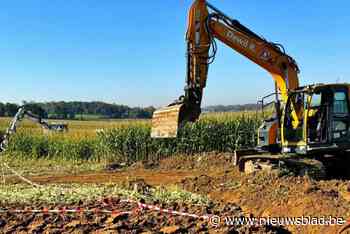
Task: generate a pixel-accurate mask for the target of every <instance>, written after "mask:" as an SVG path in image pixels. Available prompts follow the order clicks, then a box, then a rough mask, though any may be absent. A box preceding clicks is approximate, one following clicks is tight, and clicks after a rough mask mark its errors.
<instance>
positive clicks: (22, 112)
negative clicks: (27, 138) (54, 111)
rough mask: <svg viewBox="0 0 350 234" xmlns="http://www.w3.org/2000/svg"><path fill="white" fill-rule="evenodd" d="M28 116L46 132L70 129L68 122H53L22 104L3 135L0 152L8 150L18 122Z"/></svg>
mask: <svg viewBox="0 0 350 234" xmlns="http://www.w3.org/2000/svg"><path fill="white" fill-rule="evenodd" d="M24 118H27V119H28V120H30V121H32V122H34V123H37V124H38V125H40V126H41V127H42V129H43V130H44V132H45V133H47V132H66V131H68V125H67V124H51V123H48V122H47V121H45V120H44V119H42V118H41V117H40V116H38V115H36V114H34V113H32V112H31V111H29V110H27V109H26V107H25V106H22V107H20V108H19V109H18V111H17V113H16V114H15V116H14V117H13V119H12V120H11V122H10V125H9V127H8V128H7V129H6V132H5V134H4V135H3V136H2V139H1V143H0V152H3V151H5V150H6V148H7V146H8V143H9V140H10V137H11V136H12V135H13V134H15V133H16V132H17V127H18V124H19V123H20V122H21V121H22V120H23V119H24Z"/></svg>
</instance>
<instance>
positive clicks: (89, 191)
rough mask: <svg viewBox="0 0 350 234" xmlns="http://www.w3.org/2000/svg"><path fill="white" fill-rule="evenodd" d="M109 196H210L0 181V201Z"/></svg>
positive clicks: (65, 201) (195, 200)
mask: <svg viewBox="0 0 350 234" xmlns="http://www.w3.org/2000/svg"><path fill="white" fill-rule="evenodd" d="M106 197H118V198H132V199H144V200H145V201H146V202H147V203H150V202H154V201H159V202H161V203H172V202H178V203H187V204H188V203H190V204H198V205H205V204H208V203H209V199H208V198H207V197H205V196H202V195H197V194H193V193H190V192H187V191H184V190H181V189H179V188H177V187H174V186H173V187H169V188H163V187H156V188H152V189H151V190H150V193H149V194H147V195H146V194H142V193H139V192H136V191H133V190H128V189H126V188H123V187H121V186H118V185H115V184H98V185H91V184H88V185H81V184H79V185H78V184H69V185H68V184H67V185H45V186H42V187H39V188H34V187H32V186H27V185H22V184H15V185H0V204H6V205H9V204H31V205H35V204H46V205H69V204H77V203H79V202H80V201H83V202H84V203H86V202H94V201H98V200H101V199H103V198H106Z"/></svg>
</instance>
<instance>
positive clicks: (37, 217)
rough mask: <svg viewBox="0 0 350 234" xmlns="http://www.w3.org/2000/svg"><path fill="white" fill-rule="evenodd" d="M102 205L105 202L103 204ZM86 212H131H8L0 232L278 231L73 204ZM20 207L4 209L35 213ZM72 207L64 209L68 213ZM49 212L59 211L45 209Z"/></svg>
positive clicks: (198, 210)
mask: <svg viewBox="0 0 350 234" xmlns="http://www.w3.org/2000/svg"><path fill="white" fill-rule="evenodd" d="M106 201H108V202H107V203H106ZM77 205H79V207H84V208H85V209H90V210H96V211H97V210H103V209H108V210H117V211H133V213H132V214H115V215H108V214H98V213H91V214H86V213H84V214H65V213H63V212H62V213H61V214H31V213H26V214H15V213H11V212H7V213H2V214H1V215H0V228H1V229H2V231H3V232H4V233H72V232H74V233H116V232H117V233H146V232H148V233H155V232H158V233H159V232H160V233H169V234H171V233H280V232H279V231H280V230H281V229H276V228H271V227H267V226H262V227H241V226H237V225H232V226H231V227H228V226H220V227H218V228H214V227H212V226H211V225H210V224H209V223H208V221H205V220H198V219H195V218H191V217H183V216H175V215H173V216H171V215H168V214H164V213H161V212H158V211H149V210H143V211H141V210H138V209H137V208H138V207H137V205H135V204H131V203H123V202H120V200H118V199H108V200H104V201H101V202H96V203H88V204H77ZM155 205H157V206H159V207H162V208H171V209H173V210H178V211H181V212H188V213H193V214H199V215H200V214H202V213H203V212H205V214H218V215H219V214H220V215H222V216H233V215H235V216H240V215H242V213H241V209H240V208H239V207H237V206H236V205H234V204H216V205H214V204H212V205H209V206H205V207H198V206H194V205H190V204H189V205H187V204H177V203H174V204H168V205H165V204H155ZM44 206H45V204H40V206H39V204H38V205H36V207H25V206H22V205H20V204H17V205H12V206H10V207H6V208H7V209H28V208H31V209H34V208H36V209H38V208H39V207H44ZM74 207H76V206H74V205H72V207H66V209H72V208H74ZM48 208H49V209H61V210H62V208H59V207H52V206H51V207H48Z"/></svg>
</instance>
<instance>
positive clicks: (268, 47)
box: [151, 0, 299, 138]
mask: <svg viewBox="0 0 350 234" xmlns="http://www.w3.org/2000/svg"><path fill="white" fill-rule="evenodd" d="M215 39H217V40H219V41H221V42H222V43H224V44H225V45H227V46H228V47H230V48H232V49H233V50H235V51H236V52H238V53H239V54H241V55H243V56H245V57H246V58H248V59H249V60H251V61H252V62H254V63H255V64H257V65H259V66H260V67H262V68H263V69H265V70H266V71H268V72H269V73H270V74H271V76H272V78H273V80H274V81H275V84H276V87H277V89H278V92H279V93H280V94H281V101H282V102H283V103H284V104H285V103H286V102H287V99H288V91H289V90H294V89H296V88H298V87H299V79H298V73H299V68H298V66H297V64H296V62H295V61H294V59H293V58H292V57H290V56H289V55H287V54H286V53H285V51H284V49H283V47H282V46H281V45H279V44H276V43H272V42H268V41H267V40H265V39H264V38H262V37H260V36H258V35H257V34H255V33H254V32H252V31H251V30H250V29H248V28H247V27H245V26H244V25H242V24H241V23H239V22H238V21H237V20H233V19H231V18H229V17H228V16H226V15H225V14H224V13H223V12H221V11H220V10H218V9H217V8H215V7H214V6H212V5H211V4H209V3H207V2H206V1H205V0H196V1H194V3H193V5H192V7H191V9H190V11H189V16H188V29H187V33H186V41H187V74H186V75H187V78H186V86H185V95H184V96H181V97H180V99H179V100H177V101H175V102H174V103H172V104H170V105H169V106H167V107H166V108H163V109H160V110H157V111H156V112H155V113H154V116H153V119H152V133H151V135H152V137H154V138H170V137H176V136H177V132H178V129H179V128H181V127H182V126H183V125H184V124H185V123H186V122H194V121H196V120H197V119H198V118H199V116H200V113H201V103H202V97H203V89H204V88H205V86H206V82H207V76H208V68H209V65H210V64H211V63H212V62H213V61H214V59H215V55H216V51H217V46H216V40H215ZM292 117H293V121H294V126H297V125H298V121H299V120H298V116H297V113H293V114H292Z"/></svg>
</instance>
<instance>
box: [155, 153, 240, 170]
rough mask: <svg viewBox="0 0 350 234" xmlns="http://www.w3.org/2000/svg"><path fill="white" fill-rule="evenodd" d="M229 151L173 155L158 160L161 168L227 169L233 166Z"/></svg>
mask: <svg viewBox="0 0 350 234" xmlns="http://www.w3.org/2000/svg"><path fill="white" fill-rule="evenodd" d="M232 159H233V155H232V154H230V153H205V154H200V155H193V156H188V155H187V156H175V157H170V158H167V159H163V160H161V161H160V165H159V169H162V170H193V169H198V170H212V169H221V170H227V169H232V168H233V161H232Z"/></svg>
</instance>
